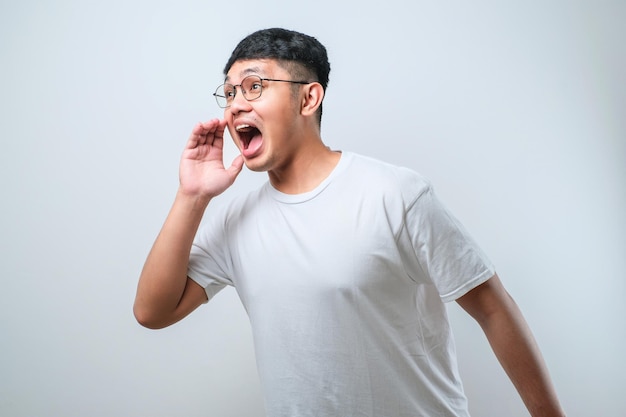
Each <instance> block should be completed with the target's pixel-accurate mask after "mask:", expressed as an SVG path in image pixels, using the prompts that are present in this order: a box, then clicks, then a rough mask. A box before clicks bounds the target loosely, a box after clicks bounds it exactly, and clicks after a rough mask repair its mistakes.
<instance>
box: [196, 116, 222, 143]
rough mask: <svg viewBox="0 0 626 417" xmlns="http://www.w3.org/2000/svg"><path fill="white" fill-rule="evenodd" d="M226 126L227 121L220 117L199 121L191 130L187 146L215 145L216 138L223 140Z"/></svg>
mask: <svg viewBox="0 0 626 417" xmlns="http://www.w3.org/2000/svg"><path fill="white" fill-rule="evenodd" d="M225 127H226V121H225V120H219V119H212V120H209V121H207V122H199V123H197V124H196V125H195V126H194V128H193V130H192V131H191V135H190V136H189V140H188V142H187V148H195V147H197V146H199V145H213V143H214V142H215V140H223V139H224V129H225Z"/></svg>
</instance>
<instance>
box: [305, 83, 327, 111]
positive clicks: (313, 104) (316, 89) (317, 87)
mask: <svg viewBox="0 0 626 417" xmlns="http://www.w3.org/2000/svg"><path fill="white" fill-rule="evenodd" d="M301 98H302V101H301V104H300V105H301V113H302V115H303V116H311V115H314V114H315V112H316V111H317V109H318V108H319V107H320V106H321V105H322V100H323V99H324V88H323V87H322V85H321V84H320V83H316V82H314V83H311V84H307V85H306V86H304V88H303V89H302V96H301Z"/></svg>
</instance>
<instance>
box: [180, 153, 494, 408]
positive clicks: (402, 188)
mask: <svg viewBox="0 0 626 417" xmlns="http://www.w3.org/2000/svg"><path fill="white" fill-rule="evenodd" d="M494 273H495V271H494V268H493V266H492V265H491V263H490V262H489V260H488V259H487V258H486V256H485V255H484V254H483V253H482V251H481V250H480V249H479V248H478V246H477V245H476V244H475V243H474V242H473V240H472V239H471V238H470V237H469V236H468V235H467V233H466V232H465V230H464V229H463V227H462V226H461V225H460V224H459V223H458V222H457V221H456V220H455V219H454V218H453V217H452V216H451V215H450V214H449V213H448V212H447V211H446V210H445V209H444V208H443V206H442V205H441V203H440V202H439V201H438V200H437V199H436V197H435V196H434V194H433V191H432V188H431V186H430V184H429V183H428V181H426V180H425V179H424V178H423V177H422V176H420V175H419V174H417V173H415V172H413V171H411V170H408V169H405V168H398V167H395V166H392V165H389V164H386V163H383V162H380V161H377V160H374V159H370V158H366V157H363V156H359V155H356V154H351V153H346V152H344V153H343V154H342V157H341V159H340V161H339V163H338V164H337V166H336V167H335V169H334V170H333V172H332V173H331V174H330V176H329V177H328V178H327V179H326V180H324V181H323V182H322V183H321V184H320V185H319V186H318V187H317V188H316V189H315V190H313V191H311V192H308V193H304V194H298V195H288V194H283V193H281V192H279V191H277V190H276V189H274V188H273V187H272V186H271V185H270V184H269V183H266V184H265V185H264V186H263V187H261V188H260V189H258V190H256V191H254V192H252V193H250V194H249V195H247V196H245V197H242V198H239V199H236V200H234V201H233V202H232V203H231V204H230V205H229V206H228V207H227V208H226V209H225V210H223V211H222V212H221V214H217V215H211V214H207V219H206V224H205V226H203V228H202V229H201V230H200V232H199V233H198V235H197V237H196V240H195V243H194V245H193V248H192V251H191V256H190V261H189V276H190V277H191V278H192V279H193V280H194V281H196V282H197V283H199V284H200V285H202V286H203V287H204V288H206V292H207V295H208V297H209V298H211V297H212V296H213V295H215V293H217V292H218V291H219V290H220V289H221V288H223V287H224V286H225V285H233V286H234V287H235V288H236V290H237V292H238V294H239V297H240V299H241V301H242V303H243V305H244V307H245V309H246V311H247V313H248V316H249V318H250V322H251V326H252V332H253V338H254V344H255V352H256V358H257V364H258V368H259V376H260V380H261V384H262V389H263V393H264V397H265V403H266V408H267V414H268V416H269V417H300V416H354V417H356V416H359V417H365V416H368V417H385V416H388V417H404V416H406V417H409V416H410V417H416V416H428V417H433V416H468V415H469V414H468V411H467V400H466V398H465V395H464V394H463V389H462V385H461V381H460V379H459V376H458V372H457V366H456V359H455V350H454V343H453V339H452V335H451V333H450V329H449V325H448V320H447V316H446V311H445V306H444V304H443V302H445V301H451V300H454V299H456V298H458V297H460V296H461V295H463V294H465V293H466V292H467V291H469V290H470V289H472V288H474V287H475V286H477V285H479V284H481V283H482V282H484V281H486V280H487V279H489V278H490V277H491V276H493V274H494Z"/></svg>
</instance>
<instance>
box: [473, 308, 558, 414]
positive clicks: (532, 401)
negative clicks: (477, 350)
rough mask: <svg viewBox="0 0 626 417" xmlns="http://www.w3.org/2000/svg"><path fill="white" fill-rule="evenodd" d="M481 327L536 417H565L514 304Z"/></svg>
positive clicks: (528, 407) (533, 340) (526, 327)
mask: <svg viewBox="0 0 626 417" xmlns="http://www.w3.org/2000/svg"><path fill="white" fill-rule="evenodd" d="M506 304H507V308H505V309H501V310H499V311H498V312H495V313H493V314H492V315H491V316H490V317H488V318H486V319H485V320H483V321H482V322H480V321H479V323H480V324H481V326H482V328H483V330H484V332H485V334H486V336H487V339H488V340H489V343H490V344H491V346H492V348H493V351H494V353H495V355H496V357H497V358H498V360H499V361H500V363H501V364H502V367H503V368H504V370H505V372H506V373H507V375H508V376H509V378H510V379H511V381H512V382H513V385H514V386H515V388H516V389H517V391H518V392H519V394H520V396H521V398H522V400H523V401H524V404H525V405H526V407H527V409H528V411H529V412H530V414H531V415H532V416H533V417H539V416H541V417H548V416H549V417H552V416H558V417H561V416H565V413H564V412H563V410H562V408H561V406H560V404H559V401H558V398H557V395H556V392H555V390H554V387H553V385H552V382H551V379H550V375H549V373H548V370H547V367H546V365H545V362H544V359H543V357H542V355H541V352H540V350H539V348H538V346H537V344H536V342H535V339H534V337H533V335H532V333H531V331H530V328H529V327H528V324H527V323H526V321H525V320H524V317H523V316H522V314H521V312H520V310H519V308H518V307H517V305H516V304H515V302H514V301H513V300H512V299H511V298H510V297H508V300H507V302H506Z"/></svg>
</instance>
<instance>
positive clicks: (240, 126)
mask: <svg viewBox="0 0 626 417" xmlns="http://www.w3.org/2000/svg"><path fill="white" fill-rule="evenodd" d="M249 127H250V125H239V126H237V127H235V130H237V132H240V131H242V130H244V129H248V128H249Z"/></svg>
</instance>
